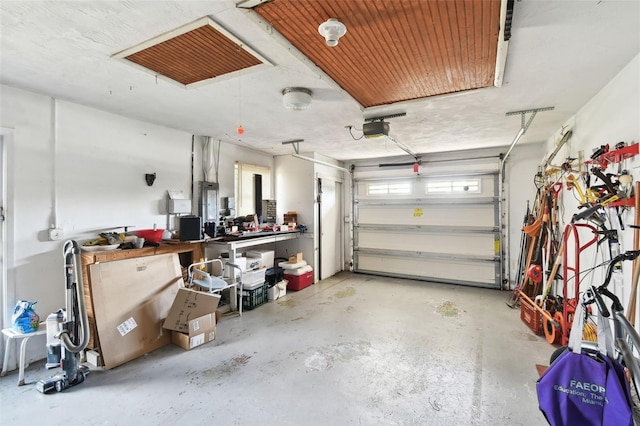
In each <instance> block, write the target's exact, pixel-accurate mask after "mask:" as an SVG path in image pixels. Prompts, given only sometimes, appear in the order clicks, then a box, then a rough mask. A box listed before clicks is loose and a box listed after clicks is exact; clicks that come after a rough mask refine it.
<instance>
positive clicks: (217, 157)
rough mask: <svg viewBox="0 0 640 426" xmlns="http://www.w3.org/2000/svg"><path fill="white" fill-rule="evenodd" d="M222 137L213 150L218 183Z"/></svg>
mask: <svg viewBox="0 0 640 426" xmlns="http://www.w3.org/2000/svg"><path fill="white" fill-rule="evenodd" d="M220 145H221V142H220V139H218V146H217V147H216V149H214V150H213V160H214V161H213V167H214V172H215V176H216V183H218V173H219V170H220Z"/></svg>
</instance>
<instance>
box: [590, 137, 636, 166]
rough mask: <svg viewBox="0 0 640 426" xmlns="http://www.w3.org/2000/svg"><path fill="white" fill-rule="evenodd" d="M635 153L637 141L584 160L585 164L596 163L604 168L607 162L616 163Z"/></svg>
mask: <svg viewBox="0 0 640 426" xmlns="http://www.w3.org/2000/svg"><path fill="white" fill-rule="evenodd" d="M636 155H638V143H637V142H636V143H634V144H632V145H629V146H625V147H622V148H620V149H616V150H613V151H609V152H605V153H604V154H601V155H599V156H598V157H597V158H596V159H593V160H587V161H585V164H597V165H598V166H600V167H601V168H603V169H606V168H607V166H608V165H609V164H616V163H619V162H621V161H622V160H626V159H627V158H632V157H634V156H636Z"/></svg>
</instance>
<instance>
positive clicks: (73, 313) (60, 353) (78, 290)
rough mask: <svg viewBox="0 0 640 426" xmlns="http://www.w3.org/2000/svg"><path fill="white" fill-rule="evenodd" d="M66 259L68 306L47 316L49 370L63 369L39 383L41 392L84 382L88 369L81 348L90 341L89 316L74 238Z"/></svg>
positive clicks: (47, 365)
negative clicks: (82, 359)
mask: <svg viewBox="0 0 640 426" xmlns="http://www.w3.org/2000/svg"><path fill="white" fill-rule="evenodd" d="M63 253H64V261H65V277H66V293H65V296H66V297H65V304H66V308H65V309H60V310H58V312H55V313H52V314H50V315H49V316H48V317H47V364H46V367H47V368H48V369H52V368H61V369H62V371H61V372H59V373H58V374H56V375H55V376H52V377H49V378H48V379H44V380H40V381H39V382H38V383H36V389H38V390H39V391H40V392H42V393H47V392H49V391H52V390H54V389H55V390H56V391H58V392H62V391H63V390H65V389H66V388H68V387H70V386H75V385H79V384H80V383H82V382H84V379H85V377H86V376H87V374H89V368H88V367H87V366H85V365H82V364H81V363H80V362H81V356H82V351H83V350H84V349H85V348H86V347H87V344H88V343H89V319H88V317H87V307H86V305H85V301H84V286H83V282H82V265H81V260H80V247H79V246H78V243H77V242H75V241H67V242H65V243H64V247H63Z"/></svg>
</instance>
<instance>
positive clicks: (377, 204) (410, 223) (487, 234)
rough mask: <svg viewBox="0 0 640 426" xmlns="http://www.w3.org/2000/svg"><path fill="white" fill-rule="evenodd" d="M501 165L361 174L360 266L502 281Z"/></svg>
mask: <svg viewBox="0 0 640 426" xmlns="http://www.w3.org/2000/svg"><path fill="white" fill-rule="evenodd" d="M498 190H499V187H498V172H497V170H496V171H488V172H475V173H470V172H465V174H456V175H451V174H447V175H437V176H414V177H410V178H405V177H393V178H391V177H388V178H385V177H376V178H367V179H356V180H354V227H353V237H354V270H355V271H356V272H362V273H371V274H377V275H386V276H393V277H405V278H414V279H423V280H429V281H438V282H446V283H453V284H464V285H473V286H481V287H489V288H500V284H501V282H502V277H501V275H502V273H501V271H502V265H501V256H500V252H501V250H500V224H499V217H500V214H499V197H497V195H496V194H498Z"/></svg>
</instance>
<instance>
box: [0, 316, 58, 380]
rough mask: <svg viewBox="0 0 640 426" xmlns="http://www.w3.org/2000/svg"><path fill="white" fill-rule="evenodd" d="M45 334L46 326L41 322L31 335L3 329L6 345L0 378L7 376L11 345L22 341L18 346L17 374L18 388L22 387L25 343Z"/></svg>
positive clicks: (25, 355) (25, 352) (25, 353)
mask: <svg viewBox="0 0 640 426" xmlns="http://www.w3.org/2000/svg"><path fill="white" fill-rule="evenodd" d="M46 332H47V324H46V323H45V322H41V323H40V325H39V326H38V329H37V330H36V331H32V332H31V333H18V332H17V331H15V330H14V329H12V328H4V329H2V334H4V335H5V336H7V344H6V345H5V347H4V362H3V363H2V373H0V376H6V375H7V368H8V365H7V364H9V354H10V352H11V343H12V342H13V341H14V340H20V339H21V340H22V343H21V344H20V361H19V364H18V366H19V367H20V372H19V374H18V386H22V385H24V369H25V367H26V365H25V364H26V360H27V342H28V341H29V339H30V338H32V337H33V336H39V335H42V334H45V333H46Z"/></svg>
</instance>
